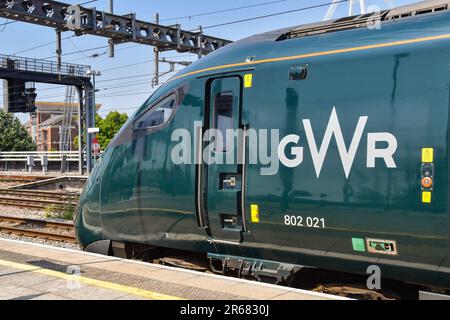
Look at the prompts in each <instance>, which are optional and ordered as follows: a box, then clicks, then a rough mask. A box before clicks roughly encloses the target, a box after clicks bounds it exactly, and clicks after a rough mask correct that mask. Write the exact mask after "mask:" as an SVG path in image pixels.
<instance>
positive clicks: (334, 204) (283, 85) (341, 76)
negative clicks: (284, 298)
mask: <svg viewBox="0 0 450 320" xmlns="http://www.w3.org/2000/svg"><path fill="white" fill-rule="evenodd" d="M449 10H450V2H448V1H425V2H421V3H418V4H414V5H410V6H404V7H398V8H394V9H391V10H386V11H381V12H377V13H371V14H365V15H360V16H353V17H346V18H342V19H337V20H333V21H326V22H320V23H315V24H309V25H302V26H296V27H292V28H287V29H283V30H277V31H273V32H268V33H264V34H260V35H255V36H252V37H249V38H247V39H243V40H241V41H238V42H235V43H233V44H231V45H227V46H225V47H223V48H221V49H220V50H217V51H216V52H214V53H212V54H210V55H208V56H206V57H204V58H202V59H200V60H199V61H197V62H195V63H193V64H192V65H190V66H188V67H186V68H185V69H183V70H182V71H181V72H180V73H178V74H177V75H176V76H174V77H173V78H172V79H170V80H169V81H168V82H167V83H165V84H164V85H163V86H161V87H160V88H159V89H158V90H157V91H156V92H155V93H154V94H153V95H152V96H151V97H150V98H149V99H148V100H147V101H146V102H145V103H144V104H143V105H142V106H141V107H140V108H139V109H138V110H137V111H136V112H135V114H134V115H133V116H132V117H131V118H130V119H129V121H128V122H127V123H126V124H125V125H124V127H123V128H122V129H121V130H120V132H119V133H118V134H117V136H116V137H115V138H114V140H113V141H112V142H111V143H110V145H109V146H108V148H107V149H106V150H105V152H104V154H103V156H102V158H101V159H100V160H99V162H98V163H97V165H96V167H95V169H94V170H93V172H92V174H91V176H90V178H89V180H88V182H87V184H86V186H85V188H84V191H83V194H82V196H81V199H80V203H79V206H78V209H77V214H76V218H75V225H76V234H77V238H78V240H79V243H80V244H81V245H82V247H83V248H84V249H85V250H86V251H91V252H100V253H104V254H114V255H119V256H125V257H128V258H130V257H133V256H135V255H136V254H137V252H138V251H141V252H142V250H146V249H145V248H154V247H161V248H171V249H179V250H184V251H190V252H197V253H202V254H206V255H207V257H208V258H209V260H210V262H211V267H212V268H213V270H214V271H216V272H226V271H228V270H231V271H232V270H234V271H236V272H237V273H238V274H239V276H248V277H254V278H257V279H260V280H262V279H267V278H270V279H275V281H274V282H281V281H282V280H285V279H286V278H288V277H289V276H290V275H293V274H295V273H296V272H297V271H298V270H301V269H302V268H305V267H308V268H320V269H324V270H334V271H337V272H346V273H352V274H359V275H366V274H367V270H368V267H370V266H377V267H379V270H380V271H381V276H382V277H383V278H386V279H394V280H398V281H402V282H404V283H413V284H420V285H425V286H427V287H429V288H443V289H444V290H445V289H448V288H450V249H449V243H450V238H449V230H450V219H449V192H450V189H449V181H450V180H449V179H450V176H449V161H450V158H449V135H450V130H449V116H450V115H449V79H450V77H449V76H450V72H449V71H450V70H449V66H450V11H449Z"/></svg>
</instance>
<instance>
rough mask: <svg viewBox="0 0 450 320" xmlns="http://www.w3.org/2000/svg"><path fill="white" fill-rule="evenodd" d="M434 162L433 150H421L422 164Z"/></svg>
mask: <svg viewBox="0 0 450 320" xmlns="http://www.w3.org/2000/svg"><path fill="white" fill-rule="evenodd" d="M433 161H434V149H433V148H423V149H422V162H424V163H432V162H433Z"/></svg>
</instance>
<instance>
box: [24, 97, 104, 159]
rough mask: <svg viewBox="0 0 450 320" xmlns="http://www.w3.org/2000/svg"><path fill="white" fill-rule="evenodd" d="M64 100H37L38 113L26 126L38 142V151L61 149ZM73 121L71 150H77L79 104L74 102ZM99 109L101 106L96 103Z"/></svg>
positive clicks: (72, 105) (70, 132)
mask: <svg viewBox="0 0 450 320" xmlns="http://www.w3.org/2000/svg"><path fill="white" fill-rule="evenodd" d="M65 107H66V103H64V102H44V101H40V102H36V114H35V115H32V116H31V117H30V120H29V121H28V122H27V123H25V127H26V128H27V130H28V132H29V133H30V135H31V137H32V138H33V140H34V141H35V142H36V145H37V150H38V151H59V150H61V135H60V133H61V127H62V125H63V119H64V108H65ZM70 108H72V110H71V113H72V121H71V125H70V130H69V139H70V144H69V145H70V147H69V150H73V151H75V150H77V146H76V145H74V139H75V137H76V136H78V124H77V121H78V104H77V103H72V104H71V105H70ZM96 108H97V111H98V110H99V109H100V108H101V105H100V104H97V105H96Z"/></svg>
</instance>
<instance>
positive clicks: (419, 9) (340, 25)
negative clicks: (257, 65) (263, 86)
mask: <svg viewBox="0 0 450 320" xmlns="http://www.w3.org/2000/svg"><path fill="white" fill-rule="evenodd" d="M446 10H450V1H448V0H427V1H420V2H417V3H413V4H410V5H405V6H400V7H396V8H393V9H389V10H383V11H380V12H372V13H366V14H361V15H355V16H350V17H344V18H339V19H334V20H328V21H320V22H313V23H308V24H302V25H297V26H294V27H288V28H283V29H278V30H274V31H269V32H266V33H261V34H257V35H254V36H251V37H248V38H246V39H245V40H246V41H252V40H274V41H282V40H287V39H294V38H302V37H308V36H314V35H318V34H324V33H329V32H337V31H343V30H350V29H357V28H364V27H367V26H368V24H370V23H375V21H381V22H385V21H398V20H400V19H404V18H410V17H416V16H420V15H424V14H430V13H434V12H441V11H446Z"/></svg>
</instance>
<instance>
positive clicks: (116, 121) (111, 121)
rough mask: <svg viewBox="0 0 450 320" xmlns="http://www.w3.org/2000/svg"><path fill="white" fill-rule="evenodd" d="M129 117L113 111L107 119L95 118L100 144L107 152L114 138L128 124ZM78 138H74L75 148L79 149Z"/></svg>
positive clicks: (97, 116)
mask: <svg viewBox="0 0 450 320" xmlns="http://www.w3.org/2000/svg"><path fill="white" fill-rule="evenodd" d="M127 120H128V115H127V114H126V113H120V112H117V111H112V112H110V113H108V115H107V116H106V118H104V119H103V118H102V117H100V116H99V115H98V114H97V115H96V116H95V124H96V126H97V127H98V128H99V129H100V133H99V134H98V135H97V136H98V142H99V143H100V148H101V149H102V150H105V149H106V147H107V146H108V144H109V143H110V142H111V140H112V139H113V138H114V136H115V135H116V134H117V132H119V130H120V129H121V128H122V126H123V125H124V124H125V122H127ZM78 139H79V138H78V137H75V138H74V142H73V144H74V146H75V148H78Z"/></svg>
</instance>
